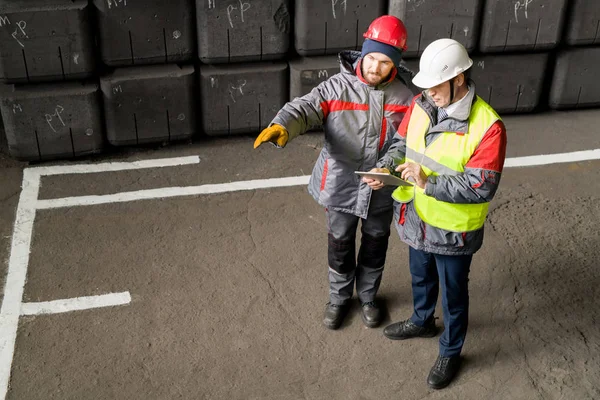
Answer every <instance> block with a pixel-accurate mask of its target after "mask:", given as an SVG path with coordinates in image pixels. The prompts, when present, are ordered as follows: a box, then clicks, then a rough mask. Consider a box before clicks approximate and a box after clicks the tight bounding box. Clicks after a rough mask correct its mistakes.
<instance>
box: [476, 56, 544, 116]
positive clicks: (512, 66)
mask: <svg viewBox="0 0 600 400" xmlns="http://www.w3.org/2000/svg"><path fill="white" fill-rule="evenodd" d="M473 62H474V64H473V67H472V74H471V78H472V79H473V80H474V81H475V86H476V90H477V94H478V95H479V97H481V98H482V99H484V100H485V101H487V102H488V103H489V104H490V105H491V106H492V107H493V108H494V109H495V110H496V111H497V112H498V113H501V114H512V113H523V112H530V111H533V110H534V109H535V108H536V107H537V106H538V105H539V103H540V96H541V92H542V86H543V83H544V77H545V73H546V68H547V65H548V54H547V53H534V54H516V55H514V54H511V55H503V54H499V55H485V56H477V57H473Z"/></svg>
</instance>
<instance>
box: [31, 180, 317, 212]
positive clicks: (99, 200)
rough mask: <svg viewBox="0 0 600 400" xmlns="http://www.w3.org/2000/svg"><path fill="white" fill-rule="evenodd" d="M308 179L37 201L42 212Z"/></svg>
mask: <svg viewBox="0 0 600 400" xmlns="http://www.w3.org/2000/svg"><path fill="white" fill-rule="evenodd" d="M309 178H310V177H309V176H293V177H288V178H274V179H259V180H252V181H239V182H231V183H220V184H214V185H200V186H186V187H169V188H162V189H148V190H138V191H135V192H123V193H116V194H107V195H101V196H79V197H65V198H62V199H50V200H38V202H37V208H38V209H40V210H43V209H49V208H63V207H75V206H91V205H97V204H108V203H124V202H129V201H136V200H150V199H163V198H168V197H180V196H195V195H200V194H215V193H226V192H237V191H242V190H256V189H269V188H279V187H288V186H298V185H306V184H307V183H308V179H309Z"/></svg>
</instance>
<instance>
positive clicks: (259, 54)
mask: <svg viewBox="0 0 600 400" xmlns="http://www.w3.org/2000/svg"><path fill="white" fill-rule="evenodd" d="M196 7H197V10H196V15H197V19H198V53H199V56H200V60H202V62H205V63H209V64H211V63H229V62H243V61H260V60H274V59H278V58H283V57H284V56H285V54H286V53H287V51H288V49H289V45H290V34H291V16H290V6H289V0H268V1H253V0H196Z"/></svg>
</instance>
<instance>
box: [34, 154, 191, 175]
mask: <svg viewBox="0 0 600 400" xmlns="http://www.w3.org/2000/svg"><path fill="white" fill-rule="evenodd" d="M199 162H200V157H198V156H189V157H175V158H157V159H152V160H140V161H131V162H108V163H100V164H77V165H56V166H50V167H32V168H28V169H29V170H31V171H33V172H36V173H38V174H40V175H44V176H47V175H66V174H94V173H98V172H115V171H127V170H134V169H145V168H162V167H177V166H181V165H190V164H198V163H199Z"/></svg>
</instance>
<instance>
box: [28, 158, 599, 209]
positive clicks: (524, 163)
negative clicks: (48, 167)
mask: <svg viewBox="0 0 600 400" xmlns="http://www.w3.org/2000/svg"><path fill="white" fill-rule="evenodd" d="M598 159H600V149H596V150H588V151H577V152H573V153H559V154H547V155H541V156H530V157H516V158H507V159H506V162H505V164H504V165H505V167H507V168H509V167H529V166H537V165H549V164H557V163H566V162H577V161H587V160H598ZM309 178H310V176H309V175H304V176H292V177H287V178H273V179H258V180H250V181H238V182H230V183H221V184H210V185H200V186H184V187H168V188H161V189H147V190H138V191H135V192H122V193H115V194H107V195H98V196H77V197H65V198H61V199H49V200H38V202H37V205H36V207H37V208H38V209H51V208H64V207H76V206H91V205H98V204H109V203H126V202H130V201H137V200H152V199H163V198H169V197H183V196H195V195H201V194H216V193H226V192H235V191H242V190H256V189H269V188H278V187H289V186H299V185H306V184H308V180H309Z"/></svg>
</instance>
